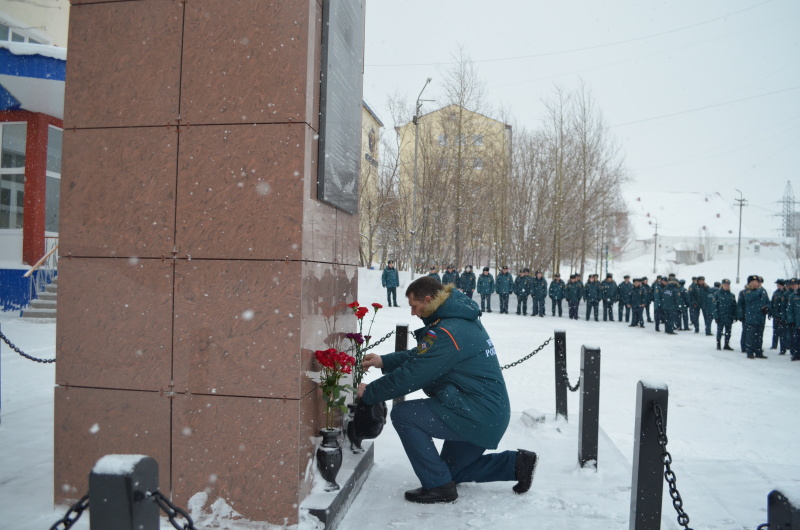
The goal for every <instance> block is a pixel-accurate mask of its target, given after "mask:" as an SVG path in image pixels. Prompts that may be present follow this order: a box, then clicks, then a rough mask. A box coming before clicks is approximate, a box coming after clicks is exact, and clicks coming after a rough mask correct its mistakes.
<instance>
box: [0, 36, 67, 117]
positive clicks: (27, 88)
mask: <svg viewBox="0 0 800 530" xmlns="http://www.w3.org/2000/svg"><path fill="white" fill-rule="evenodd" d="M66 70H67V50H66V48H59V47H57V46H51V45H49V44H30V43H22V42H0V110H20V109H21V110H28V111H31V112H42V113H44V114H47V115H49V116H54V117H56V118H59V119H63V118H64V85H65V80H66Z"/></svg>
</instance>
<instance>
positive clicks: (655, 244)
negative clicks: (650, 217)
mask: <svg viewBox="0 0 800 530" xmlns="http://www.w3.org/2000/svg"><path fill="white" fill-rule="evenodd" d="M657 253H658V219H656V233H655V241H654V242H653V274H655V273H656V254H657Z"/></svg>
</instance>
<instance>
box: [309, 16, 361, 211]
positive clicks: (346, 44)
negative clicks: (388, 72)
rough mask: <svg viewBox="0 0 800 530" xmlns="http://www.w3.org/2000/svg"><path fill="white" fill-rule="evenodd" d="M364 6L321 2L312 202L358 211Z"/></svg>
mask: <svg viewBox="0 0 800 530" xmlns="http://www.w3.org/2000/svg"><path fill="white" fill-rule="evenodd" d="M364 1H365V0H325V3H324V5H323V14H322V78H321V81H320V105H319V113H320V116H319V169H318V172H317V198H319V200H321V201H324V202H327V203H328V204H331V205H333V206H335V207H337V208H339V209H341V210H344V211H346V212H348V213H353V214H354V213H357V212H358V175H359V171H360V168H361V101H362V89H363V77H364V66H363V65H364Z"/></svg>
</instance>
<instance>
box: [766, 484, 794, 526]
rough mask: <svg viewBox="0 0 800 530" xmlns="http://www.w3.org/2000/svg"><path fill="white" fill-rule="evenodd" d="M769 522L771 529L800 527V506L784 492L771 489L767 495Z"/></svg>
mask: <svg viewBox="0 0 800 530" xmlns="http://www.w3.org/2000/svg"><path fill="white" fill-rule="evenodd" d="M794 502H795V503H796V502H798V501H796V500H795V501H794ZM767 523H768V524H769V526H768V527H767V528H769V530H784V529H785V528H800V506H798V505H797V504H793V503H792V501H791V500H789V498H788V497H787V496H786V495H784V494H783V493H782V492H780V491H778V490H772V491H770V492H769V495H768V496H767Z"/></svg>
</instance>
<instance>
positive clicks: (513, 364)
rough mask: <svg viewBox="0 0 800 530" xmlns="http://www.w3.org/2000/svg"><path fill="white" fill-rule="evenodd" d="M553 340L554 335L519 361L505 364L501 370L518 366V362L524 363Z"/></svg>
mask: <svg viewBox="0 0 800 530" xmlns="http://www.w3.org/2000/svg"><path fill="white" fill-rule="evenodd" d="M551 340H553V337H550V338H549V339H547V340H546V341H544V342H543V343H542V345H541V346H539V347H538V348H536V349H535V350H533V351H532V352H530V353H529V354H528V355H526V356H525V357H523V358H522V359H520V360H518V361H514V362H513V363H510V364H507V365H505V366H502V367H501V368H500V369H501V370H506V369H508V368H513V367H514V366H517V365H518V364H522V363H524V362H525V361H527V360H528V359H530V358H531V357H533V356H534V355H536V354H537V353H539V352H540V351H542V349H543V348H544V347H545V346H547V344H548V343H549V342H550V341H551Z"/></svg>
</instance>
